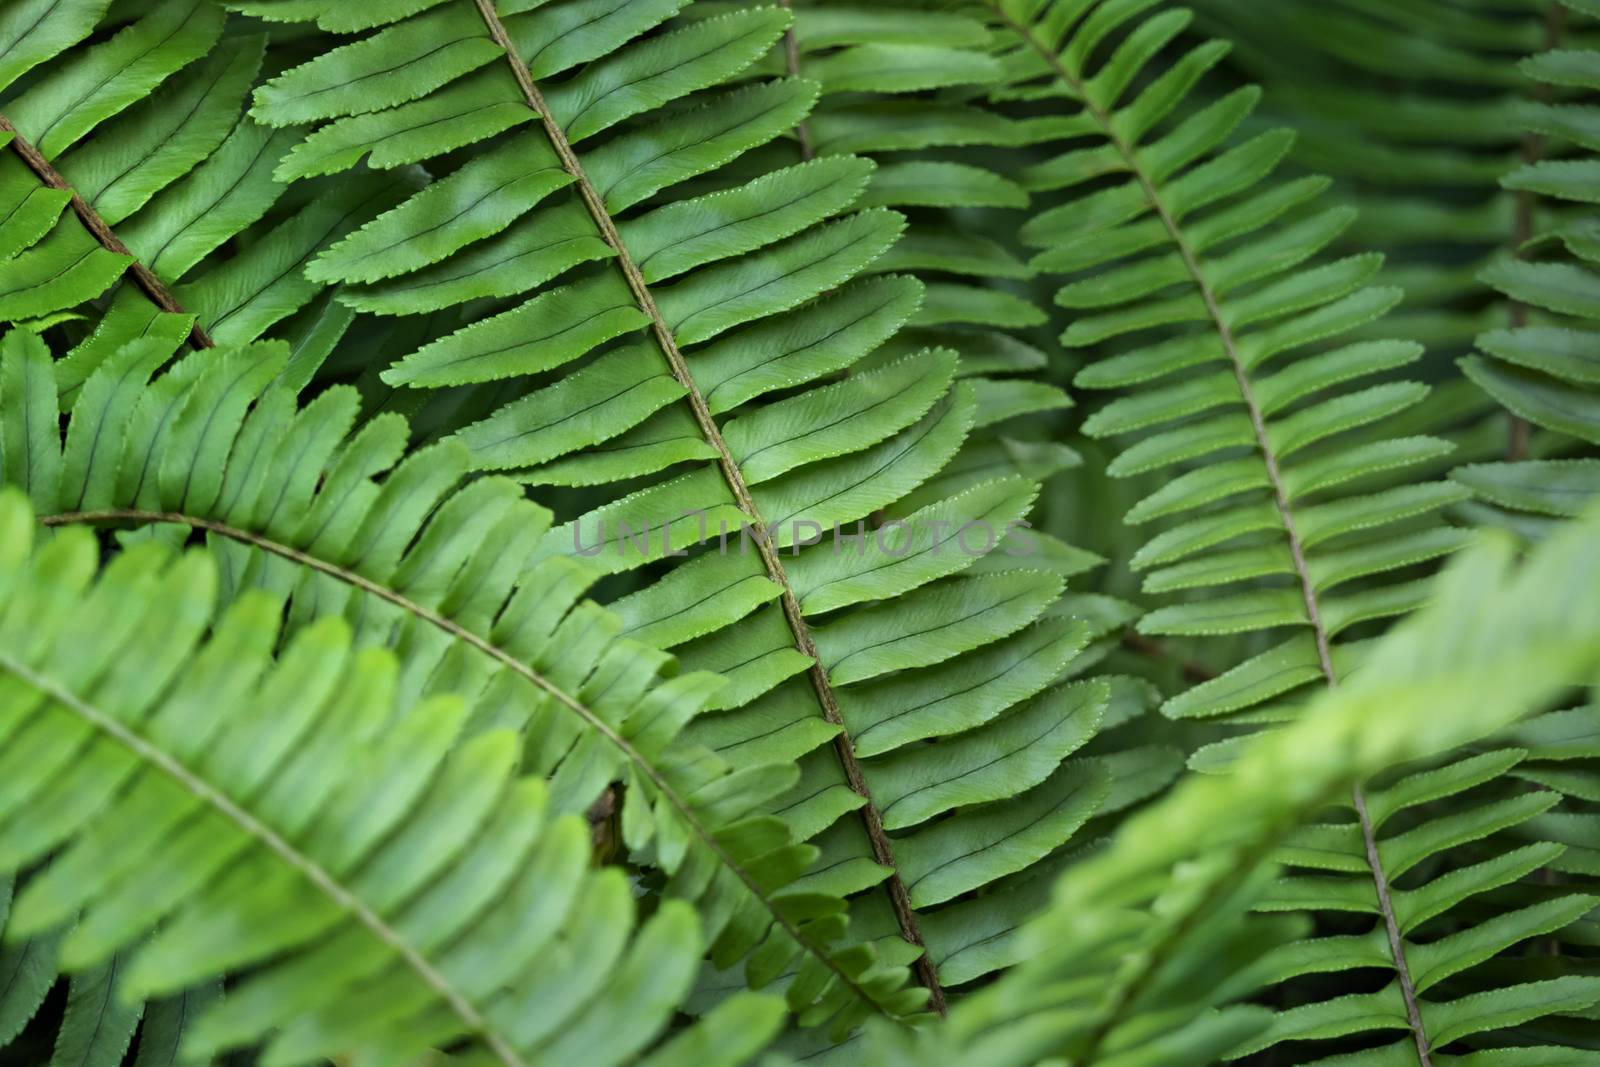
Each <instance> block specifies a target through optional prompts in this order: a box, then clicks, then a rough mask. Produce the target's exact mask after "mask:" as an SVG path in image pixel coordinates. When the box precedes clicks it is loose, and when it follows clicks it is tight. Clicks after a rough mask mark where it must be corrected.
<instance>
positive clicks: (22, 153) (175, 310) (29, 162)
mask: <svg viewBox="0 0 1600 1067" xmlns="http://www.w3.org/2000/svg"><path fill="white" fill-rule="evenodd" d="M0 132H9V133H10V134H11V150H12V151H13V152H15V153H16V154H17V157H18V158H19V159H21V160H22V162H23V164H24V165H26V166H27V168H28V169H29V170H31V171H33V173H34V174H35V176H37V177H38V179H39V182H40V184H42V185H45V186H47V187H48V188H51V189H60V190H62V191H64V192H66V193H67V194H68V196H69V197H70V198H71V199H70V200H69V201H68V202H69V203H70V204H71V205H72V210H73V212H75V213H76V214H77V216H78V218H79V219H80V220H81V221H82V222H83V226H84V228H85V229H86V230H88V231H89V233H90V235H91V236H93V237H94V239H95V240H96V241H99V242H100V245H101V247H102V248H104V249H106V250H107V251H109V252H113V253H115V254H116V255H119V256H127V257H128V258H129V260H130V261H131V262H129V264H128V267H127V270H128V273H130V274H132V275H133V280H134V281H135V282H136V283H137V284H138V286H139V288H140V289H141V290H142V291H143V292H144V294H145V296H147V297H149V298H150V302H151V303H152V304H154V305H155V306H156V307H158V308H160V309H161V310H162V311H166V312H170V313H172V314H175V315H187V314H189V312H187V311H185V310H184V308H183V305H182V304H180V303H178V301H177V298H175V297H174V296H173V295H172V291H171V290H170V289H168V288H167V286H166V283H165V282H163V281H162V280H161V279H160V278H158V277H156V275H155V272H153V271H152V270H151V269H150V268H149V267H147V266H145V265H144V263H143V262H142V261H141V260H140V259H139V257H137V256H135V255H134V254H133V253H132V252H131V251H129V250H128V246H127V245H125V244H123V243H122V240H121V238H119V237H118V236H117V235H116V234H115V233H114V232H112V229H111V227H110V225H109V224H107V222H106V221H105V219H102V218H101V217H100V214H99V212H97V211H95V209H94V208H93V207H92V206H90V204H89V202H88V201H87V200H85V199H84V198H83V197H82V196H81V195H79V193H78V190H77V189H75V188H73V186H72V183H70V182H68V181H67V179H66V178H64V177H62V175H61V172H60V171H58V170H56V169H55V167H54V166H52V165H51V163H50V161H49V160H47V159H45V157H44V155H43V154H42V153H41V152H40V151H39V150H38V149H37V148H35V147H34V146H33V144H32V143H31V142H29V140H28V139H27V138H26V137H24V136H22V131H21V130H19V129H17V128H16V126H14V125H12V123H11V120H10V119H8V118H6V117H5V116H4V115H0ZM118 180H120V178H119V179H118ZM188 339H189V344H190V346H192V347H194V348H197V349H199V348H211V347H213V344H214V342H213V341H212V340H211V337H210V335H209V334H207V333H206V331H205V330H204V329H203V328H201V326H200V320H199V317H198V316H196V318H195V321H194V324H193V325H191V326H190V327H189V338H188Z"/></svg>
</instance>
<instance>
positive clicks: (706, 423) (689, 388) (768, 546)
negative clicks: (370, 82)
mask: <svg viewBox="0 0 1600 1067" xmlns="http://www.w3.org/2000/svg"><path fill="white" fill-rule="evenodd" d="M474 2H475V3H476V4H477V6H478V11H479V13H480V14H481V15H482V16H483V20H484V24H485V25H486V26H488V28H489V35H490V36H491V37H493V38H494V40H495V43H496V44H498V45H499V46H500V47H501V48H502V49H504V50H505V54H506V59H507V61H508V62H509V63H510V64H511V71H512V73H513V74H514V75H515V76H516V79H517V85H518V86H519V87H520V88H521V89H522V95H523V99H524V101H525V102H526V103H527V105H528V107H529V108H531V109H532V110H533V111H534V112H535V113H537V114H538V116H539V119H540V122H541V123H542V124H543V125H544V130H545V135H546V137H548V138H549V140H550V144H551V146H552V147H553V148H554V149H555V152H556V155H557V157H558V158H559V159H560V160H561V166H562V168H563V169H564V170H565V171H566V172H567V173H568V174H570V175H572V177H573V181H574V185H575V186H576V188H577V190H578V195H579V196H580V197H581V198H582V200H583V203H584V206H585V207H587V208H588V210H589V215H590V216H591V217H592V218H593V219H594V223H595V226H596V227H597V228H598V229H599V230H600V235H601V237H602V238H603V239H604V240H605V242H606V244H608V245H610V246H611V249H612V250H613V251H614V252H615V253H616V263H617V266H618V268H619V269H620V270H621V271H622V274H623V277H624V278H625V279H626V281H627V283H628V289H629V290H630V291H631V292H632V293H633V298H634V301H635V303H637V304H638V307H639V310H640V311H642V312H644V314H645V315H646V317H648V318H649V320H650V330H651V333H652V334H653V335H654V336H655V339H656V342H657V344H659V345H660V346H661V351H662V354H663V355H665V356H666V358H667V363H668V364H669V365H670V366H671V368H672V375H673V377H674V378H676V379H677V381H678V384H679V385H681V386H683V388H684V390H685V392H686V394H687V399H688V401H689V407H690V409H691V410H692V411H693V412H694V418H695V422H696V423H698V424H699V427H700V432H701V434H702V436H704V437H705V439H706V442H707V443H708V444H710V445H711V447H712V448H713V449H715V450H716V453H717V464H718V466H719V467H721V469H722V475H723V479H724V480H725V481H726V482H727V483H728V488H729V489H730V490H731V491H732V493H733V497H734V501H735V502H736V503H737V504H738V506H739V510H741V511H743V512H744V513H745V514H746V515H747V516H749V517H750V519H751V524H752V528H753V530H754V532H755V542H756V550H757V552H758V553H759V554H760V556H761V561H762V563H763V564H764V565H765V567H766V571H767V576H768V577H769V578H771V579H772V581H773V582H775V583H777V585H778V587H779V589H780V590H781V595H780V598H779V599H780V602H781V603H782V605H783V614H784V616H785V618H786V619H787V620H788V623H789V629H790V631H791V632H792V633H793V634H794V639H795V645H796V647H798V648H799V650H800V651H801V652H802V653H803V654H804V655H806V656H808V657H809V658H810V659H811V667H810V670H809V671H808V674H809V675H810V678H811V686H812V688H813V689H814V690H815V691H816V694H817V702H818V704H820V705H821V708H822V715H823V718H825V719H826V720H827V721H828V722H829V723H832V724H833V725H835V726H837V727H838V728H839V732H838V733H837V734H835V735H834V749H835V751H836V752H837V753H838V756H839V762H840V764H841V765H842V766H843V768H844V775H845V780H846V781H847V782H848V783H849V785H850V788H851V790H853V791H854V792H855V793H857V794H858V795H860V796H861V797H862V798H864V799H865V800H866V803H865V804H863V805H862V806H861V809H860V813H861V820H862V823H863V824H864V825H865V827H866V831H867V838H868V840H869V841H870V842H871V845H872V854H873V858H874V859H876V860H877V862H878V863H880V864H882V865H883V866H885V867H887V868H888V869H889V871H890V874H889V877H888V880H887V882H886V887H887V889H888V891H889V899H890V902H891V903H892V904H893V906H894V912H895V918H896V920H897V922H898V924H899V926H900V932H901V934H902V935H903V936H904V937H905V939H906V940H907V941H910V942H911V943H912V944H914V945H916V946H917V947H918V948H920V949H922V950H923V952H922V955H921V956H919V957H918V959H917V974H918V977H919V978H920V979H921V981H922V983H923V984H924V985H926V986H927V987H928V993H929V998H928V1002H929V1006H930V1007H932V1008H933V1010H934V1011H936V1012H938V1013H939V1014H941V1015H942V1014H944V1011H945V999H944V991H943V989H941V988H940V985H939V977H938V971H937V970H936V968H935V967H934V964H933V960H932V959H931V958H930V957H929V955H928V953H927V948H926V944H925V943H924V941H923V940H922V931H921V928H920V927H919V926H918V924H917V916H916V912H915V911H913V910H912V907H911V894H910V892H909V891H908V890H907V889H906V885H905V882H904V881H903V880H902V879H901V878H900V873H899V867H898V866H897V865H896V864H895V861H894V849H893V846H892V845H891V844H890V841H889V835H888V833H886V832H885V831H884V828H883V820H882V818H881V817H880V816H879V814H878V808H877V806H876V805H875V804H873V802H872V791H871V790H870V789H869V788H868V787H867V780H866V776H865V775H864V774H863V773H862V771H861V763H860V761H859V760H858V759H857V758H856V754H855V749H854V748H853V747H852V746H851V743H850V735H849V733H848V732H847V731H846V730H845V724H844V716H843V715H841V714H840V712H839V702H838V699H837V697H836V696H835V695H834V692H833V685H832V683H831V682H829V680H828V671H827V668H826V667H824V666H823V664H822V656H821V655H820V654H819V653H818V651H817V644H816V641H815V640H814V639H813V638H812V635H811V627H810V625H809V624H808V623H807V622H806V620H805V616H804V615H802V614H801V612H800V602H799V600H798V599H797V598H796V597H795V594H794V589H793V587H792V586H791V585H790V583H789V576H788V575H787V574H786V573H785V572H784V569H783V563H782V561H781V560H780V559H779V557H778V547H777V545H776V544H775V543H774V542H773V541H772V539H771V537H769V536H768V534H767V530H766V526H765V524H764V523H763V522H762V520H761V513H760V511H759V510H758V509H757V508H756V503H755V499H754V498H753V497H752V496H751V495H750V488H749V486H747V485H746V484H745V480H744V473H743V472H742V471H740V470H739V465H738V463H737V462H735V461H734V458H733V453H732V451H730V450H729V448H728V445H727V442H725V441H724V440H723V439H722V431H721V429H719V428H718V426H717V423H716V420H715V419H714V418H713V417H712V415H711V409H710V407H709V406H707V404H706V399H705V397H704V396H703V395H701V392H700V387H699V385H697V384H696V382H695V380H694V376H693V375H692V374H691V373H690V371H689V364H688V361H687V360H685V359H684V356H683V352H682V351H680V350H679V348H678V341H677V338H675V337H673V336H672V329H671V328H670V327H669V326H668V325H667V321H666V319H665V318H664V317H663V316H662V314H661V309H660V308H659V307H657V306H656V301H655V296H654V295H653V294H652V293H651V292H650V287H649V286H648V285H647V284H646V283H645V280H644V275H643V274H641V273H640V272H639V268H638V265H637V264H635V263H634V261H633V257H632V255H631V254H630V253H629V252H628V248H627V245H626V244H624V243H623V240H622V236H621V234H619V233H618V232H617V226H616V222H615V220H613V219H612V217H611V213H610V212H609V211H607V210H606V206H605V202H604V200H602V199H601V197H600V193H599V192H598V191H597V190H596V189H595V187H594V184H593V183H592V182H591V181H590V180H589V176H588V174H587V173H586V172H585V171H584V169H583V164H582V163H581V162H580V161H579V160H578V156H577V153H575V152H574V151H573V149H572V145H571V144H570V143H569V142H568V141H567V137H566V133H565V131H563V130H562V129H561V126H560V124H558V123H557V122H556V121H555V119H554V117H552V116H551V114H550V109H549V108H548V107H546V106H545V102H544V96H543V95H542V94H541V93H540V92H539V87H538V85H536V84H535V83H534V80H533V75H532V73H531V72H530V71H529V70H528V65H527V64H526V63H524V62H523V61H522V57H521V56H519V55H517V51H516V48H515V47H514V46H513V44H512V42H511V38H510V36H509V35H508V34H507V33H506V28H505V25H504V24H503V23H501V21H500V16H499V15H498V14H496V12H495V9H494V2H493V0H474ZM868 1002H869V1003H874V1004H875V1003H876V1002H875V1001H871V1000H870V999H869V1001H868Z"/></svg>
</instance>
